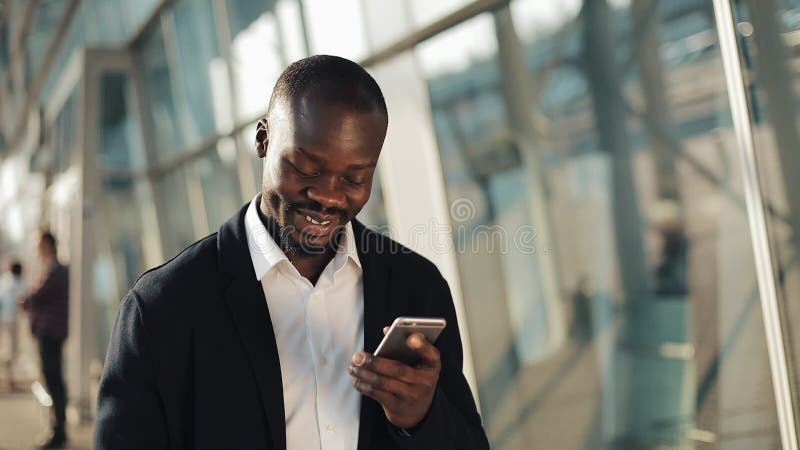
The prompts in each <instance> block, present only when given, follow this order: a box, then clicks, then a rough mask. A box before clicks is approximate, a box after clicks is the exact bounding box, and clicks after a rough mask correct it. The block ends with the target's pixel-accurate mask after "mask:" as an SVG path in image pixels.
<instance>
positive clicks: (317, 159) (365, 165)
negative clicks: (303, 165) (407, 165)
mask: <svg viewBox="0 0 800 450" xmlns="http://www.w3.org/2000/svg"><path fill="white" fill-rule="evenodd" d="M297 150H299V151H300V153H302V154H303V155H305V156H306V157H307V158H308V159H311V160H313V161H314V162H317V163H322V162H323V159H322V158H320V157H319V156H317V155H315V154H313V153H311V152H309V151H308V150H306V149H304V148H303V147H297ZM377 165H378V162H377V161H375V162H369V163H361V164H350V165H348V166H347V168H348V169H353V170H361V169H367V168H371V167H375V166H377Z"/></svg>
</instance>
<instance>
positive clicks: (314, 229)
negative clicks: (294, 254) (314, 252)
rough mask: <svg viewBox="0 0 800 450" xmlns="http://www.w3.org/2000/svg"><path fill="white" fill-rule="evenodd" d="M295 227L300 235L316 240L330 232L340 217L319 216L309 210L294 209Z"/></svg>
mask: <svg viewBox="0 0 800 450" xmlns="http://www.w3.org/2000/svg"><path fill="white" fill-rule="evenodd" d="M294 212H295V220H294V223H295V226H296V227H297V230H298V231H299V232H300V234H301V235H304V236H307V237H309V238H313V239H318V238H321V237H324V236H326V235H329V234H331V232H332V231H333V230H334V229H335V228H336V227H337V226H338V225H339V224H340V222H341V217H339V216H338V215H336V214H321V213H319V212H316V211H312V210H309V209H303V208H297V209H295V211H294Z"/></svg>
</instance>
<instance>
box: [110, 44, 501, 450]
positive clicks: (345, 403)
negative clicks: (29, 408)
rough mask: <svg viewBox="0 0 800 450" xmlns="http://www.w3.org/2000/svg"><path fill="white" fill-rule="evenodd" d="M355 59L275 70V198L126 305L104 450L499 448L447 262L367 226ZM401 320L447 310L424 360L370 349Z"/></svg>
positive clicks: (266, 189)
mask: <svg viewBox="0 0 800 450" xmlns="http://www.w3.org/2000/svg"><path fill="white" fill-rule="evenodd" d="M387 123H388V115H387V111H386V104H385V102H384V99H383V95H382V94H381V91H380V88H379V87H378V85H377V83H376V82H375V80H373V79H372V77H371V76H370V75H369V74H368V73H367V72H366V71H365V70H364V69H362V68H361V67H360V66H358V65H357V64H355V63H353V62H351V61H348V60H346V59H343V58H339V57H334V56H324V55H319V56H312V57H309V58H306V59H303V60H300V61H297V62H295V63H294V64H292V65H290V66H289V67H288V68H287V69H286V70H285V71H284V72H283V74H282V75H281V76H280V78H279V79H278V82H277V83H276V85H275V88H274V90H273V94H272V98H271V99H270V103H269V109H268V113H267V116H266V118H265V119H264V120H261V121H259V123H258V128H257V133H256V143H255V150H256V152H257V154H258V156H259V158H263V169H264V174H263V182H262V189H261V192H260V193H258V195H256V196H255V198H254V199H253V200H252V201H251V202H250V203H248V204H247V205H245V206H244V207H243V208H242V209H241V210H240V211H239V212H238V213H236V214H235V215H234V216H233V217H232V218H231V219H230V220H229V221H228V222H227V223H226V224H224V225H223V226H222V227H221V228H220V229H219V231H218V232H217V233H214V234H212V235H210V236H208V237H206V238H204V239H202V240H200V241H198V242H196V243H194V244H192V245H191V246H189V247H188V248H186V249H185V250H183V251H182V252H181V253H180V254H179V255H177V256H176V257H174V258H173V259H171V260H170V261H168V262H167V263H166V264H164V265H162V266H160V267H157V268H155V269H152V270H150V271H148V272H146V273H145V274H143V275H142V276H141V277H140V278H139V280H138V281H137V282H136V284H135V285H134V286H133V288H132V289H131V290H130V291H129V292H128V294H127V295H126V297H125V298H124V299H123V300H122V303H121V306H120V311H119V315H118V317H117V321H116V324H115V326H114V330H113V334H112V337H111V341H110V343H109V347H108V352H107V355H106V361H105V367H104V371H103V376H102V379H101V383H100V392H99V398H98V410H97V420H96V424H95V448H96V449H114V450H126V449H136V450H139V449H209V450H210V449H214V450H216V449H223V448H224V449H275V450H284V449H288V450H318V449H319V450H333V449H336V450H356V449H358V450H367V449H380V450H384V449H395V448H396V449H436V450H440V449H453V450H456V449H458V450H462V449H467V450H469V449H486V448H488V447H489V445H488V442H487V440H486V435H485V433H484V431H483V428H482V426H481V421H480V416H479V415H478V413H477V411H476V408H475V403H474V400H473V398H472V395H471V393H470V390H469V387H468V385H467V383H466V381H465V379H464V376H463V374H462V367H461V365H462V349H461V341H460V339H459V334H458V324H457V321H456V317H455V312H454V308H453V302H452V298H451V295H450V290H449V288H448V286H447V283H446V282H445V280H444V279H443V278H442V276H441V275H440V273H439V271H438V270H437V269H436V267H435V266H434V265H433V264H432V263H431V262H429V261H428V260H426V259H425V258H423V257H421V256H419V255H418V254H416V253H414V252H412V251H411V250H409V249H407V248H405V247H403V246H401V245H400V244H398V243H396V242H394V241H392V240H391V239H389V238H388V237H385V236H383V235H381V234H378V233H375V232H373V231H371V230H369V229H368V228H366V227H365V226H364V225H363V224H361V223H360V222H358V220H356V219H355V216H356V215H357V214H358V212H359V211H360V210H361V209H362V208H363V206H364V204H365V203H366V202H367V200H368V199H369V194H370V189H371V186H372V179H373V174H374V172H375V166H376V164H377V162H378V156H379V155H380V150H381V147H382V145H383V140H384V138H385V136H386V127H387ZM398 316H431V317H444V318H446V320H447V323H448V325H447V328H446V329H445V330H444V331H443V332H442V334H441V336H440V337H439V339H438V340H437V341H436V342H435V345H434V344H432V343H430V342H427V341H426V340H425V339H424V337H423V336H422V335H418V334H417V335H412V336H410V337H409V339H408V341H407V345H408V346H409V347H410V348H412V349H413V350H414V351H416V352H417V353H418V354H419V356H420V359H419V361H420V362H419V363H417V364H415V365H413V366H412V365H405V364H402V363H400V362H397V361H393V360H390V359H385V358H380V357H376V356H373V355H372V352H373V351H374V350H375V348H376V347H377V345H378V343H379V342H380V340H381V337H382V334H383V333H382V330H383V327H384V326H386V325H388V324H390V323H391V322H392V321H393V320H394V319H395V318H396V317H398Z"/></svg>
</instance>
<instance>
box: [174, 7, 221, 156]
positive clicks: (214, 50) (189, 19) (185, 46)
mask: <svg viewBox="0 0 800 450" xmlns="http://www.w3.org/2000/svg"><path fill="white" fill-rule="evenodd" d="M211 2H212V0H184V1H180V2H178V4H177V5H176V6H175V9H174V15H173V17H174V20H175V34H176V38H177V45H178V54H179V58H178V61H177V63H178V64H180V67H172V68H171V70H174V71H176V73H177V74H178V75H179V77H177V79H178V80H179V83H180V85H181V86H180V88H181V89H183V95H185V97H186V103H187V105H186V107H187V108H186V110H185V112H186V114H188V116H189V117H188V118H187V120H186V121H185V123H186V124H187V129H186V130H185V133H186V136H184V137H185V139H186V142H187V144H189V145H191V144H195V143H198V142H200V141H201V140H203V139H204V138H206V137H209V136H211V135H213V134H214V132H215V131H216V130H217V128H216V126H215V122H214V117H215V109H214V108H215V106H217V105H214V103H213V102H212V98H225V99H227V98H230V95H229V94H227V92H228V91H229V87H228V84H227V83H225V80H224V79H219V77H216V78H212V71H213V70H214V67H215V66H221V67H225V65H224V61H222V60H221V59H220V54H219V48H218V46H217V34H216V29H217V28H216V26H215V24H214V9H213V6H212V3H211ZM212 81H215V83H214V84H213V85H212V83H211V82H212ZM175 87H176V88H178V86H175ZM218 92H225V94H224V95H209V93H218ZM227 109H228V110H229V109H230V108H227ZM183 111H184V110H183V109H179V112H181V113H183Z"/></svg>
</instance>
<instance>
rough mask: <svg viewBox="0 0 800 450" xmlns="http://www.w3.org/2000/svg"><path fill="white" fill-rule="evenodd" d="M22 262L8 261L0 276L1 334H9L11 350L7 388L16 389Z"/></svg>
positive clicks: (7, 365)
mask: <svg viewBox="0 0 800 450" xmlns="http://www.w3.org/2000/svg"><path fill="white" fill-rule="evenodd" d="M24 293H25V288H24V286H23V284H22V264H20V262H19V261H17V260H16V259H12V260H10V261H9V262H8V266H7V271H6V272H4V273H3V274H2V275H1V276H0V336H2V335H3V334H5V335H6V336H8V341H9V352H8V358H7V359H6V361H5V362H4V368H5V380H4V383H3V384H4V387H5V388H6V390H9V391H13V390H14V373H13V370H14V361H15V360H16V357H17V305H18V304H19V303H20V302H21V301H22V296H23V294H24Z"/></svg>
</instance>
